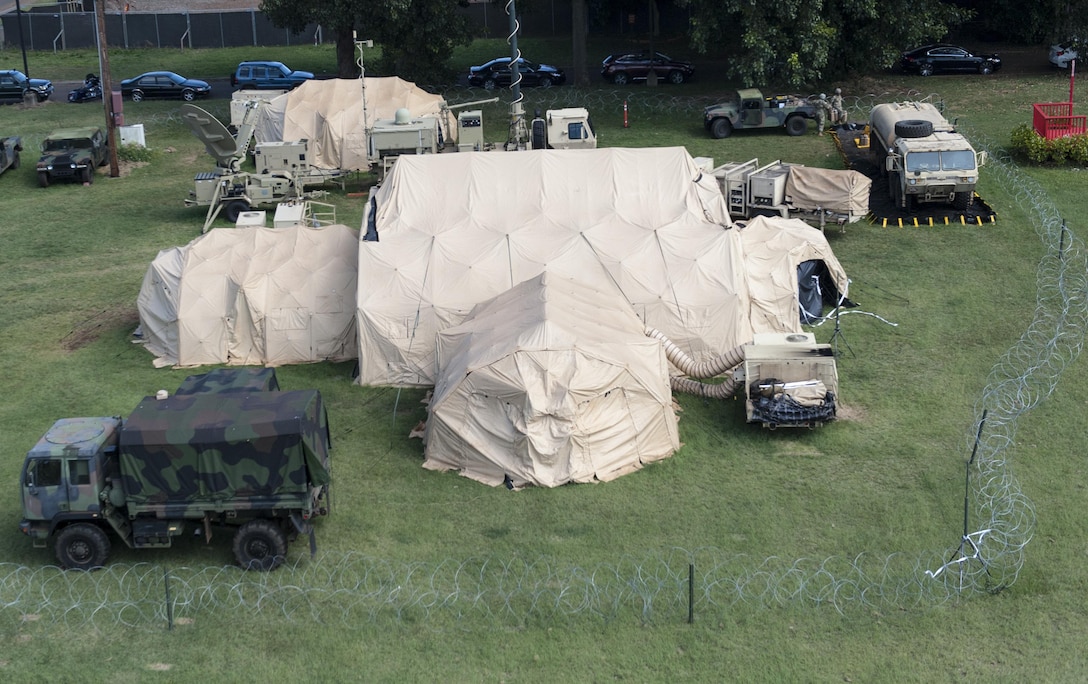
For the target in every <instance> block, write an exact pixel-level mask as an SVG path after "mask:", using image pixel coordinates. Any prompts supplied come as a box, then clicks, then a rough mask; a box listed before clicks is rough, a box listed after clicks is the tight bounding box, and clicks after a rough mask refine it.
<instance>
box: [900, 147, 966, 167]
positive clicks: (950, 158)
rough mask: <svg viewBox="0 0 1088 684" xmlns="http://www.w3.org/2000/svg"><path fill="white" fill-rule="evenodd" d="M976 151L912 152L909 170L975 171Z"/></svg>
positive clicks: (908, 159) (908, 157)
mask: <svg viewBox="0 0 1088 684" xmlns="http://www.w3.org/2000/svg"><path fill="white" fill-rule="evenodd" d="M974 168H975V153H974V152H972V151H971V150H945V151H943V152H911V153H910V154H908V155H907V171H973V170H974Z"/></svg>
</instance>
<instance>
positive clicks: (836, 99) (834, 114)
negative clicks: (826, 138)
mask: <svg viewBox="0 0 1088 684" xmlns="http://www.w3.org/2000/svg"><path fill="white" fill-rule="evenodd" d="M829 102H830V103H831V124H832V125H833V126H845V125H846V106H845V105H844V104H843V102H842V88H835V94H834V95H832V96H831V99H830V100H829Z"/></svg>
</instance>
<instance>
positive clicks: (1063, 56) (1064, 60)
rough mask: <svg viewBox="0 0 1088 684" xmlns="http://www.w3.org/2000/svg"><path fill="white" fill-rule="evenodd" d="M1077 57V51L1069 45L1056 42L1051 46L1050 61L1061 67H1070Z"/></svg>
mask: <svg viewBox="0 0 1088 684" xmlns="http://www.w3.org/2000/svg"><path fill="white" fill-rule="evenodd" d="M1076 58H1077V51H1076V50H1075V49H1073V48H1072V47H1070V46H1069V45H1062V44H1061V43H1056V44H1054V45H1051V46H1050V63H1051V64H1053V65H1054V66H1056V67H1058V68H1059V69H1068V68H1069V63H1070V62H1072V61H1073V60H1074V59H1076Z"/></svg>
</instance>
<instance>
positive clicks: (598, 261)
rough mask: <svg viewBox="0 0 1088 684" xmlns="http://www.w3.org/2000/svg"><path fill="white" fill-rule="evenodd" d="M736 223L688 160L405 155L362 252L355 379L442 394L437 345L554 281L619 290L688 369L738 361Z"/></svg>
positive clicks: (742, 295)
mask: <svg viewBox="0 0 1088 684" xmlns="http://www.w3.org/2000/svg"><path fill="white" fill-rule="evenodd" d="M729 226H730V221H729V218H728V213H727V211H726V206H725V202H724V200H723V198H722V195H721V192H720V190H719V189H718V186H717V182H716V181H715V180H714V179H713V178H712V177H711V176H709V175H707V174H703V173H701V172H700V170H699V169H698V168H697V167H696V165H695V163H694V161H693V160H692V158H691V156H690V155H688V153H687V151H686V150H685V149H683V148H680V147H671V148H646V149H632V148H606V149H595V150H533V151H524V152H476V153H456V154H438V155H420V156H401V157H400V158H398V160H397V162H396V164H395V165H394V167H393V169H392V171H391V172H390V173H389V176H388V177H387V178H386V180H385V182H384V183H383V184H382V186H381V188H380V189H378V190H377V192H376V193H375V194H374V198H373V201H372V202H371V204H370V207H369V210H368V215H367V217H365V218H364V230H366V231H368V233H369V235H368V236H367V238H366V239H364V240H363V241H361V242H360V243H359V290H358V328H359V370H360V377H359V382H360V383H361V384H364V385H403V386H411V385H417V386H429V385H433V384H435V364H436V359H435V344H436V335H437V334H438V333H439V332H441V331H443V330H445V329H447V328H450V327H453V326H455V325H458V324H460V323H461V322H462V321H463V320H464V319H465V317H466V316H467V315H468V313H469V311H470V310H471V309H472V308H473V307H474V306H476V305H477V304H479V303H481V302H484V301H486V300H488V299H491V298H492V297H495V296H496V295H498V294H500V293H502V292H504V291H506V290H508V289H510V288H511V287H513V286H514V285H516V284H517V283H520V282H523V281H525V280H528V279H530V278H533V277H535V276H537V275H539V274H540V273H542V272H545V271H548V272H551V273H554V274H556V275H558V276H561V277H573V278H577V279H578V280H579V281H580V282H581V283H583V284H584V285H586V286H587V287H592V288H596V289H599V290H604V289H606V288H608V287H611V288H614V289H617V290H618V291H619V292H620V293H622V295H623V297H624V299H626V301H627V302H628V303H629V304H630V306H631V307H632V308H633V310H634V311H635V314H636V315H637V316H638V317H639V318H640V319H641V320H643V322H644V323H645V324H647V325H650V326H653V327H654V328H656V329H658V330H660V331H662V332H663V333H665V334H666V335H668V337H669V338H670V339H672V341H673V342H675V343H677V344H678V345H679V346H680V347H681V348H682V349H683V350H684V351H686V352H687V353H688V354H690V355H691V356H692V357H693V358H696V359H703V358H707V357H708V356H711V355H715V354H719V353H722V352H723V351H725V350H728V349H732V348H733V347H735V346H737V345H739V344H742V343H745V342H748V341H750V340H751V339H752V330H751V325H750V324H749V323H748V309H749V303H748V292H747V283H746V280H745V278H744V275H743V253H742V251H741V249H740V246H739V242H738V240H739V238H738V236H737V235H736V231H733V230H730V229H729ZM375 237H376V238H377V239H376V240H374V239H373V238H375Z"/></svg>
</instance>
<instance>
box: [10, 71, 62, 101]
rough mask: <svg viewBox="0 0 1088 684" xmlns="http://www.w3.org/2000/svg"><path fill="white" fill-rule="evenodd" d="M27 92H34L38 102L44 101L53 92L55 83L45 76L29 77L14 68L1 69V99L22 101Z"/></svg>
mask: <svg viewBox="0 0 1088 684" xmlns="http://www.w3.org/2000/svg"><path fill="white" fill-rule="evenodd" d="M27 93H34V96H35V97H37V98H38V102H43V101H45V100H48V99H49V96H50V95H52V94H53V83H52V81H47V80H46V79H44V78H27V77H26V74H24V73H23V72H21V71H15V70H14V69H8V70H4V71H0V99H3V100H16V101H18V102H22V101H23V98H25V97H26V94H27Z"/></svg>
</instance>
